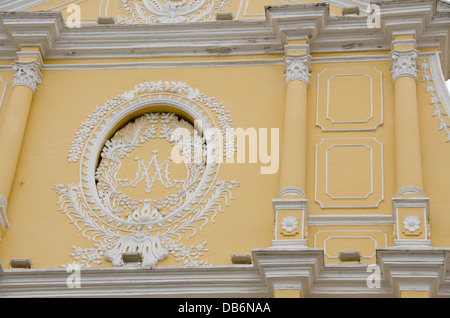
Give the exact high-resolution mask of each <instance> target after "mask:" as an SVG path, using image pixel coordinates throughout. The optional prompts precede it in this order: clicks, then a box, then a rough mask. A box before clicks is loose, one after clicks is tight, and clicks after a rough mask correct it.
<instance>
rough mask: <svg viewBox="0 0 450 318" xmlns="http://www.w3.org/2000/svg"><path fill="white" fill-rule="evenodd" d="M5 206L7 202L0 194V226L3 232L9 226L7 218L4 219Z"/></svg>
mask: <svg viewBox="0 0 450 318" xmlns="http://www.w3.org/2000/svg"><path fill="white" fill-rule="evenodd" d="M7 206H8V201H7V200H6V199H5V197H4V196H3V195H1V194H0V225H1V226H2V229H3V231H4V230H5V229H6V228H7V227H8V226H9V222H8V218H7V217H6V208H7Z"/></svg>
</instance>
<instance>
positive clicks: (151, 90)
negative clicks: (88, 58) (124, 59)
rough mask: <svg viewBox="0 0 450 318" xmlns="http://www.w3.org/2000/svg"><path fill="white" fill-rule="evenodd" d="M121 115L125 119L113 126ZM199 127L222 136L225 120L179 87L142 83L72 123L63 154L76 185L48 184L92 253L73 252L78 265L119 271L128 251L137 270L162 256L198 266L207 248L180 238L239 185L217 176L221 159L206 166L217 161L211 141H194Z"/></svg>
mask: <svg viewBox="0 0 450 318" xmlns="http://www.w3.org/2000/svg"><path fill="white" fill-rule="evenodd" d="M162 109H163V110H162ZM172 110H173V111H172ZM180 114H184V115H183V116H182V115H180ZM186 114H187V115H186ZM185 117H189V118H190V119H191V120H192V119H193V120H194V121H195V122H196V123H199V125H200V127H201V129H200V130H199V129H198V128H196V127H195V125H192V124H191V122H190V121H189V120H188V119H186V118H185ZM125 118H133V119H132V120H129V121H128V122H126V123H122V122H123V121H124V120H125ZM118 127H119V128H118ZM120 127H121V128H120ZM205 128H206V129H217V130H218V131H220V132H222V133H223V134H224V135H225V134H226V133H227V129H232V120H231V117H230V115H229V113H228V111H227V110H226V109H225V108H224V107H223V105H222V104H221V103H219V102H218V101H217V100H216V99H214V98H210V97H207V96H206V95H204V94H202V93H200V92H199V91H198V90H196V89H192V88H191V87H189V86H188V85H187V84H186V83H182V82H151V83H148V82H145V83H143V84H141V85H138V86H136V87H135V89H134V90H132V91H129V92H126V93H124V94H122V95H119V96H116V97H115V98H113V99H112V100H109V101H107V102H106V103H104V104H103V105H102V106H100V107H97V108H96V109H95V111H94V112H93V113H92V114H91V115H90V116H89V117H88V119H87V120H86V121H85V122H84V123H82V124H81V126H80V128H79V130H78V132H77V133H76V137H75V139H74V141H73V142H72V147H71V148H70V150H69V156H68V158H69V161H70V162H74V163H79V165H80V180H79V182H78V183H71V184H59V185H56V186H55V187H54V189H55V190H56V192H57V194H59V196H60V201H59V204H60V210H61V211H62V212H63V213H65V214H66V215H67V216H68V217H69V219H70V220H71V221H72V222H73V223H74V224H75V226H76V227H77V228H78V229H79V230H80V231H81V232H82V235H83V236H84V237H86V238H88V239H92V240H93V241H94V242H95V243H94V246H96V248H97V249H82V248H78V247H76V246H74V253H73V254H72V256H74V258H75V259H76V260H81V263H80V264H81V265H83V266H90V265H91V263H95V264H98V263H101V262H102V258H103V257H104V258H105V259H106V260H109V261H111V262H112V264H113V265H114V266H122V265H124V263H123V261H122V254H123V253H127V252H139V253H141V254H142V256H143V262H142V266H152V265H156V264H157V263H158V262H160V261H162V260H164V259H165V258H166V257H167V256H168V255H169V254H172V255H174V256H175V257H176V260H177V261H183V265H187V266H189V265H205V264H206V263H207V262H205V261H199V260H198V258H199V256H201V255H203V252H206V251H207V249H205V247H204V245H205V244H206V242H204V243H203V244H200V245H198V246H196V247H194V246H191V247H190V248H187V247H185V246H183V244H182V241H183V239H184V238H186V239H189V238H190V237H192V236H194V235H195V234H196V233H197V231H198V230H202V229H203V227H204V226H205V225H206V224H207V223H208V222H209V221H211V222H214V217H215V216H216V215H217V213H218V212H223V210H222V205H223V204H226V205H228V199H229V198H232V197H231V191H232V190H234V189H235V188H236V187H238V186H239V183H238V182H236V181H235V180H232V181H227V180H223V179H220V178H219V176H218V172H219V168H220V161H218V160H210V159H211V157H217V156H218V154H217V153H216V152H214V149H215V148H216V147H217V143H214V142H213V140H214V138H208V137H207V136H205V135H203V134H202V131H204V129H205ZM178 131H183V133H184V135H182V136H180V135H178V134H176V133H175V132H178ZM216 142H217V140H216ZM211 149H213V150H212V151H211ZM174 151H175V152H174ZM173 153H176V154H179V158H181V159H183V160H181V161H180V160H179V161H175V160H174V158H173V157H172V154H173ZM227 153H228V154H232V151H231V152H230V151H228V152H227ZM80 264H79V265H80Z"/></svg>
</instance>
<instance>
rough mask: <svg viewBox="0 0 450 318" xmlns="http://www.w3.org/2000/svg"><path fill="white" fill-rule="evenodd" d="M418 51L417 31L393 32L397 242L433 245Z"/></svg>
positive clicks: (402, 244)
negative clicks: (420, 112) (422, 140)
mask: <svg viewBox="0 0 450 318" xmlns="http://www.w3.org/2000/svg"><path fill="white" fill-rule="evenodd" d="M417 58H418V51H417V50H416V41H415V36H414V34H401V35H397V36H395V35H394V40H393V41H392V51H391V60H392V64H391V74H392V79H393V82H394V94H395V100H394V102H395V157H396V185H397V186H396V188H397V192H396V197H394V198H393V199H392V208H393V215H394V219H395V240H394V244H395V245H396V246H404V245H407V246H430V240H429V235H430V233H429V229H428V228H429V224H428V221H429V198H428V197H427V196H426V195H425V191H424V188H423V175H422V159H421V151H420V132H419V119H418V107H417V105H418V103H417V88H416V81H417V72H418V68H417V67H418V62H417Z"/></svg>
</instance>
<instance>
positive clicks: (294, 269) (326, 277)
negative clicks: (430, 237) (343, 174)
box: [0, 247, 450, 298]
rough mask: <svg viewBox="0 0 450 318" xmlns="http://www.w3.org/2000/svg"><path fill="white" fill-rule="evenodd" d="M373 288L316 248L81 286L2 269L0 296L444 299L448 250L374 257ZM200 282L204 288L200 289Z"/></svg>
mask: <svg viewBox="0 0 450 318" xmlns="http://www.w3.org/2000/svg"><path fill="white" fill-rule="evenodd" d="M376 257H377V264H376V265H378V266H379V269H380V288H369V287H368V285H367V280H368V279H369V275H370V274H371V273H372V272H370V271H368V266H367V265H368V264H351V265H348V264H337V265H325V264H324V252H323V249H317V248H284V247H278V248H277V247H269V248H259V249H253V250H252V259H253V264H252V265H222V266H208V267H184V266H173V267H163V266H156V267H150V268H136V267H120V268H119V267H114V268H104V267H103V268H101V267H100V268H82V269H81V271H80V278H81V281H80V283H81V284H80V288H68V287H67V284H66V282H67V279H68V278H69V275H71V273H72V272H68V271H66V270H64V269H28V270H25V269H5V268H3V269H2V267H1V264H0V297H3V298H7V297H9V298H10V297H26V298H30V297H40V298H43V297H186V298H187V297H213V298H220V297H240V298H247V297H250V298H261V297H273V295H274V290H275V289H299V290H301V295H302V297H336V296H337V297H355V296H359V297H400V291H401V290H427V291H429V292H430V296H431V297H448V296H449V295H450V263H449V262H448V261H449V260H450V249H449V248H436V247H430V248H417V247H384V248H378V249H377V252H376ZM205 281H207V282H208V283H207V284H206V285H205V283H204V282H205Z"/></svg>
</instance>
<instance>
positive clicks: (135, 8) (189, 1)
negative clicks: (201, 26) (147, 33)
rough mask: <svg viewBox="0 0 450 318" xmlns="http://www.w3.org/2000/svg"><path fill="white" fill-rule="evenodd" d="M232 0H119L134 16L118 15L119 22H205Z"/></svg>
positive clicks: (121, 6) (122, 8) (124, 10)
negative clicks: (124, 16)
mask: <svg viewBox="0 0 450 318" xmlns="http://www.w3.org/2000/svg"><path fill="white" fill-rule="evenodd" d="M230 2H231V0H119V8H120V9H121V10H122V12H124V13H129V14H131V15H132V18H123V17H120V16H119V17H117V19H116V22H117V23H119V24H133V23H180V22H181V23H182V22H203V21H209V20H212V19H213V15H214V14H215V13H216V12H217V11H221V10H224V9H226V8H227V7H228V5H229V4H230Z"/></svg>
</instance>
